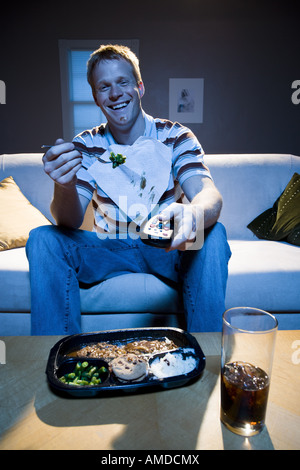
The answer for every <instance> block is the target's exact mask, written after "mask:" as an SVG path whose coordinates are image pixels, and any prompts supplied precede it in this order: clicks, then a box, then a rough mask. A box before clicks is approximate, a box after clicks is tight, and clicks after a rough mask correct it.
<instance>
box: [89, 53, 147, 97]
mask: <svg viewBox="0 0 300 470" xmlns="http://www.w3.org/2000/svg"><path fill="white" fill-rule="evenodd" d="M120 59H124V60H126V61H127V62H128V63H129V64H130V65H131V67H132V72H133V75H134V77H135V79H136V82H137V84H139V83H140V82H141V81H142V76H141V71H140V66H139V59H138V58H137V56H136V55H135V53H134V52H132V50H131V49H129V47H127V46H122V45H118V44H107V45H102V46H100V47H99V49H97V50H95V51H94V52H93V53H92V54H91V55H90V58H89V60H88V63H87V80H88V82H89V84H90V86H91V88H92V90H93V92H94V82H93V71H94V68H95V66H96V65H97V64H98V63H99V62H101V61H102V60H120Z"/></svg>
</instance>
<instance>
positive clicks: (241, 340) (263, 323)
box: [221, 307, 278, 436]
mask: <svg viewBox="0 0 300 470" xmlns="http://www.w3.org/2000/svg"><path fill="white" fill-rule="evenodd" d="M277 328H278V323H277V319H276V318H275V317H274V316H273V315H271V314H270V313H267V312H265V311H263V310H259V309H256V308H250V307H236V308H231V309H229V310H227V311H226V312H225V313H224V315H223V330H222V349H221V421H222V423H223V424H224V425H225V426H226V427H227V428H229V429H230V430H231V431H233V432H235V433H236V434H240V435H242V436H253V435H254V434H257V433H259V432H260V431H261V430H262V429H263V427H264V424H265V416H266V409H267V402H268V395H269V388H270V379H271V370H272V363H273V355H274V347H275V338H276V332H277Z"/></svg>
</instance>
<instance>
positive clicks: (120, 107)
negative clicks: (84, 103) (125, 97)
mask: <svg viewBox="0 0 300 470" xmlns="http://www.w3.org/2000/svg"><path fill="white" fill-rule="evenodd" d="M129 103H130V101H124V102H123V103H118V104H113V105H111V106H109V108H110V109H112V110H113V111H116V110H118V109H124V108H126V106H128V104H129Z"/></svg>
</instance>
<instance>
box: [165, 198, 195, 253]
mask: <svg viewBox="0 0 300 470" xmlns="http://www.w3.org/2000/svg"><path fill="white" fill-rule="evenodd" d="M159 219H160V220H171V219H173V220H174V237H173V240H172V243H171V245H170V246H169V247H168V248H166V251H167V252H168V251H172V250H180V251H185V250H188V249H190V248H194V249H199V248H201V246H202V242H201V244H200V245H199V244H198V243H197V247H196V246H194V241H195V239H196V236H197V239H198V237H199V240H202V239H203V227H204V212H203V210H202V209H201V207H200V206H199V205H192V204H180V203H177V202H173V203H172V204H170V205H169V206H168V207H167V208H166V209H164V210H163V211H162V212H161V213H160V214H159ZM198 245H199V246H198Z"/></svg>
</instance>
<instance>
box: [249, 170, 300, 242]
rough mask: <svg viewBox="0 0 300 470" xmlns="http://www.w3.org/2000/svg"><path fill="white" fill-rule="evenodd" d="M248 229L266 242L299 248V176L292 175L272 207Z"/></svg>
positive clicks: (296, 174)
mask: <svg viewBox="0 0 300 470" xmlns="http://www.w3.org/2000/svg"><path fill="white" fill-rule="evenodd" d="M248 228H249V229H250V230H251V231H252V232H253V233H254V234H255V235H256V236H257V237H258V238H262V239H266V240H284V239H286V241H287V242H289V243H293V244H295V245H299V246H300V237H299V235H298V234H299V232H300V175H299V174H298V173H294V175H293V177H292V178H291V180H290V181H289V183H288V184H287V186H286V188H285V190H284V191H283V193H282V194H281V195H280V196H279V198H278V199H277V200H276V201H275V203H274V205H273V207H271V208H270V209H267V210H266V211H264V212H263V213H262V214H260V215H259V216H257V217H256V218H255V219H254V220H253V221H252V222H251V223H250V224H249V225H248Z"/></svg>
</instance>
